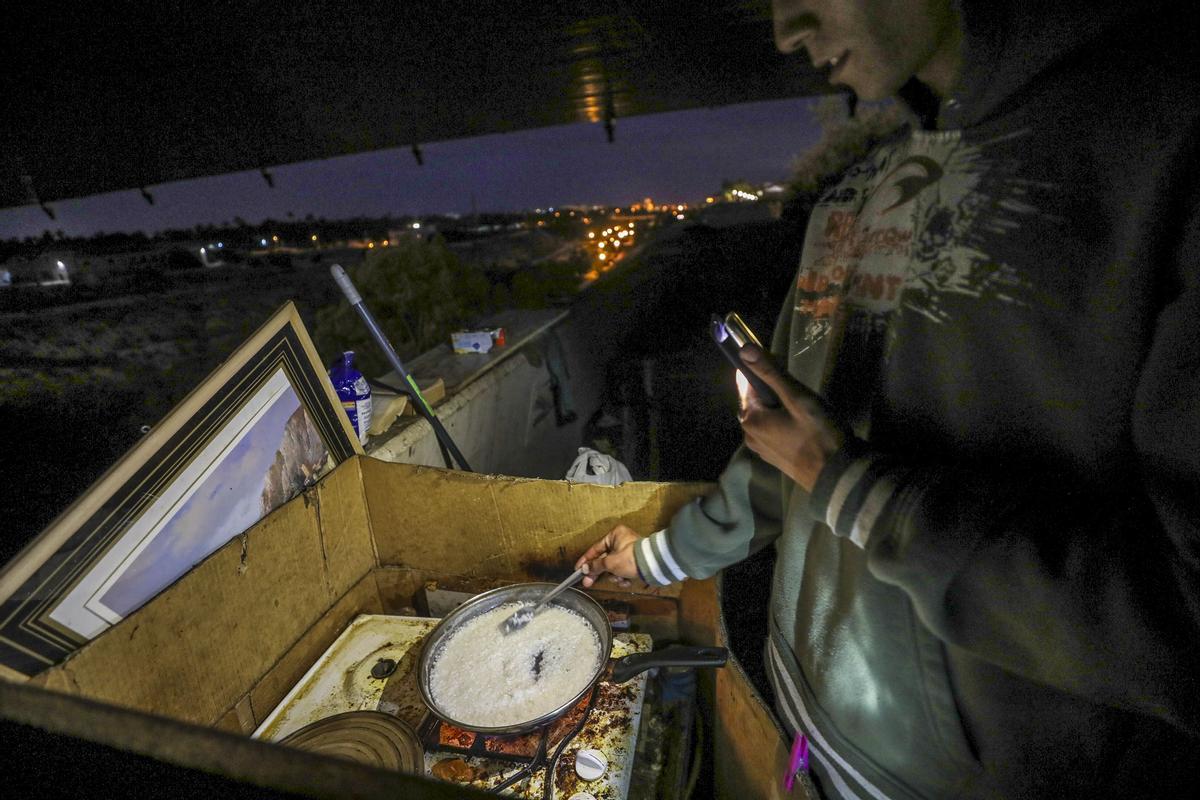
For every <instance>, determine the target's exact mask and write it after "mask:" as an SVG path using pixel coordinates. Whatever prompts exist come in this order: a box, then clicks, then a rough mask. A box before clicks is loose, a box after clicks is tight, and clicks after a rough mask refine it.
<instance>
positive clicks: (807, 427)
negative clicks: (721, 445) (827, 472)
mask: <svg viewBox="0 0 1200 800" xmlns="http://www.w3.org/2000/svg"><path fill="white" fill-rule="evenodd" d="M740 355H741V360H742V363H743V364H745V365H746V368H747V369H749V370H751V371H753V373H754V374H755V375H756V376H757V377H758V378H759V379H760V380H761V381H763V382H764V383H766V384H767V386H769V387H770V388H771V390H772V391H773V392H774V393H775V395H776V396H777V397H778V399H779V407H778V408H768V407H766V406H765V405H763V403H762V402H761V399H760V398H759V397H758V395H757V394H756V393H755V391H754V388H753V386H751V387H750V389H749V391H748V392H747V394H746V398H745V402H744V404H743V406H742V412H741V414H739V415H738V420H739V421H740V422H741V424H742V433H743V434H744V435H745V438H746V446H747V447H749V448H750V449H751V450H753V451H754V452H755V453H757V454H758V455H759V457H761V458H762V459H763V460H764V461H766V462H767V463H768V464H771V465H772V466H774V467H776V468H778V469H779V470H780V471H781V472H783V473H784V474H785V475H787V476H788V477H790V478H791V479H792V480H794V481H795V482H796V483H798V484H799V485H800V486H802V487H803V488H804V489H805V490H806V491H810V492H811V491H812V488H813V485H814V484H816V482H817V476H818V475H820V474H821V469H822V468H823V467H824V466H825V461H826V459H827V458H829V456H831V455H833V454H834V453H836V452H837V451H838V449H839V448H841V446H842V443H843V442H844V441H845V440H846V434H845V433H844V432H843V431H842V429H841V427H840V426H839V425H838V424H837V423H835V422H834V421H833V419H832V417H831V416H830V415H829V413H828V411H827V410H826V408H825V403H824V402H823V401H822V400H821V398H820V397H818V396H817V395H815V394H813V393H812V392H810V391H809V390H808V389H806V388H805V387H804V386H802V385H801V384H800V382H799V381H797V380H796V379H795V378H793V377H792V376H791V375H788V374H786V373H784V372H782V371H780V370H779V369H778V368H776V366H775V364H774V363H773V362H772V361H771V358H770V357H769V356H768V355H767V354H766V353H765V352H763V351H762V350H761V349H760V348H758V347H755V346H754V345H747V346H746V347H743V348H742V350H741V353H740Z"/></svg>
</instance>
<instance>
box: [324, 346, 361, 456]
mask: <svg viewBox="0 0 1200 800" xmlns="http://www.w3.org/2000/svg"><path fill="white" fill-rule="evenodd" d="M329 380H330V381H332V382H333V390H334V391H335V392H337V396H338V399H340V400H341V401H342V408H343V409H345V411H346V416H348V417H349V418H350V427H352V428H354V432H355V433H357V434H358V440H359V441H360V442H365V441H367V428H369V427H370V426H371V387H370V386H369V385H368V384H367V379H366V378H364V377H363V374H362V373H361V372H359V371H358V370H356V369H355V368H354V351H353V350H347V351H346V352H344V353H342V363H340V364H338V365H336V366H335V367H334V368H333V369H331V370H329Z"/></svg>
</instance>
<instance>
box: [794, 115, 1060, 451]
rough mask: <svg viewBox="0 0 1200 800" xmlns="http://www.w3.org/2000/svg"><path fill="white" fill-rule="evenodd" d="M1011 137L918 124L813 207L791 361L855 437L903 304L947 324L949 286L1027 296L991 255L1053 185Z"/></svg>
mask: <svg viewBox="0 0 1200 800" xmlns="http://www.w3.org/2000/svg"><path fill="white" fill-rule="evenodd" d="M1022 135H1023V134H1014V135H1012V136H1009V137H1006V139H1008V140H1012V139H1018V140H1019V139H1020V138H1021V137H1022ZM1013 145H1014V142H1012V141H1005V140H995V141H990V142H981V143H968V142H966V141H965V140H964V139H963V137H962V135H961V133H960V132H957V131H955V132H916V133H913V134H911V135H909V136H908V137H906V138H905V139H904V140H902V141H899V142H897V143H895V144H894V145H892V146H884V147H883V148H881V149H880V150H879V151H877V152H876V154H875V155H874V156H873V157H872V158H871V159H868V160H867V161H864V162H863V163H862V164H860V165H858V166H857V167H854V168H852V169H851V170H850V171H849V172H848V173H847V174H846V176H845V178H844V179H843V181H842V182H841V183H840V184H839V185H838V186H837V187H836V188H834V189H832V190H831V191H830V192H828V193H827V194H826V195H825V196H824V197H822V198H821V199H820V201H819V202H818V204H817V206H816V208H815V209H814V211H813V213H812V217H811V218H810V220H809V225H808V235H807V237H806V239H805V248H804V254H803V256H802V259H801V263H800V269H799V272H798V275H797V279H796V302H795V309H794V314H795V318H794V320H793V325H792V331H793V336H794V337H795V338H794V340H793V342H792V348H791V351H790V352H789V364H790V366H791V367H792V370H793V373H794V374H797V375H798V376H799V377H800V378H801V379H802V380H803V381H804V382H805V383H807V384H808V385H809V386H810V387H812V388H814V389H816V390H818V391H820V392H821V393H822V394H823V395H824V396H825V397H826V399H827V400H828V401H829V402H830V404H831V405H832V407H833V408H834V409H835V410H836V411H837V412H838V414H839V415H840V416H841V417H842V419H843V421H845V422H847V423H849V424H851V425H852V426H853V427H854V429H855V432H856V433H858V434H859V435H865V434H866V430H865V426H866V425H867V423H868V419H869V411H870V402H871V398H872V396H873V394H874V393H875V389H876V386H877V382H878V376H879V374H880V372H881V369H882V367H883V365H884V363H885V362H886V359H887V356H888V349H889V347H888V345H889V342H890V337H891V335H892V334H893V333H894V327H893V325H892V323H893V321H894V319H893V318H894V315H895V314H896V313H897V311H899V310H901V309H904V310H907V311H911V312H914V313H917V314H921V315H923V316H925V317H927V318H928V319H929V320H931V321H933V322H934V323H937V324H944V323H946V322H949V321H950V314H949V312H947V311H946V309H945V308H944V306H943V302H942V300H943V298H944V297H945V296H947V295H951V294H953V295H959V296H963V297H969V298H974V299H975V300H977V301H978V302H981V303H1016V304H1020V305H1026V304H1028V303H1029V302H1030V300H1031V287H1029V286H1027V285H1026V284H1025V283H1023V282H1022V280H1021V279H1020V278H1019V277H1018V274H1017V272H1016V270H1015V269H1013V267H1012V266H1010V265H1008V264H1005V263H1003V262H1002V261H999V260H997V259H996V258H995V257H994V256H993V253H994V252H995V250H996V248H995V247H994V244H995V242H996V239H997V237H1002V236H1004V235H1005V234H1006V233H1007V232H1008V231H1010V230H1012V229H1014V228H1016V227H1019V226H1020V225H1021V224H1022V220H1023V218H1028V217H1030V216H1032V215H1034V214H1036V213H1037V209H1036V208H1035V207H1034V206H1033V205H1032V204H1031V203H1030V202H1029V195H1030V194H1031V193H1032V192H1033V191H1035V190H1037V189H1039V188H1040V189H1046V188H1049V187H1047V186H1046V185H1044V184H1037V183H1035V182H1033V181H1030V180H1029V179H1028V177H1018V175H1019V173H1020V169H1021V165H1020V164H1019V163H1018V162H1017V161H1015V160H1014V157H1013V156H1012V155H1011V154H1012V153H1013V152H1014V149H1019V145H1018V147H1017V148H1014V146H1013ZM989 154H992V155H989ZM1001 154H1003V155H1001ZM830 364H834V365H836V367H835V368H833V369H830V368H829V367H828V366H826V365H830Z"/></svg>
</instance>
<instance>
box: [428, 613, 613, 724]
mask: <svg viewBox="0 0 1200 800" xmlns="http://www.w3.org/2000/svg"><path fill="white" fill-rule="evenodd" d="M521 605H522V604H520V603H505V604H503V605H500V606H497V607H496V608H493V609H491V610H490V611H487V612H485V613H483V614H480V615H479V616H477V617H475V618H473V619H471V620H468V621H467V622H465V623H464V624H462V625H461V626H460V627H459V628H458V629H457V630H455V631H454V632H453V633H452V634H451V635H450V637H449V638H448V639H447V641H446V644H445V645H444V646H443V647H442V650H441V653H440V654H439V655H438V656H437V660H436V661H434V663H433V666H432V668H431V669H430V676H429V691H430V693H431V694H432V695H433V700H434V702H435V703H436V704H437V706H438V708H439V709H440V710H441V711H442V713H444V714H445V715H447V716H449V717H450V718H452V719H454V720H456V721H458V722H461V723H463V724H464V725H470V726H473V727H479V728H499V727H505V726H509V725H518V724H520V723H524V722H527V721H529V720H533V719H536V718H537V717H540V716H542V715H543V714H548V713H550V712H551V711H554V710H555V709H557V708H559V707H560V706H562V705H563V704H564V703H567V702H569V701H570V700H571V698H573V697H574V696H575V695H577V694H579V693H580V692H581V691H583V690H584V689H586V688H587V686H588V684H589V683H590V682H591V680H592V678H593V677H594V676H595V674H596V668H597V665H598V664H599V663H600V638H599V636H597V635H596V632H595V631H594V630H593V629H592V626H591V624H590V623H589V622H588V621H587V620H586V619H584V618H583V616H581V615H580V614H577V613H575V612H574V611H569V610H567V609H565V608H562V607H561V606H549V607H548V608H544V609H542V611H540V612H539V613H538V615H537V616H536V617H534V618H533V620H532V621H531V622H530V623H529V624H528V625H527V626H525V627H524V628H521V629H520V630H518V631H515V632H513V633H511V634H509V635H507V636H505V635H504V634H502V633H501V632H500V624H501V623H502V622H504V620H505V619H507V618H508V617H509V616H510V615H511V614H512V613H513V612H514V611H516V610H517V609H518V608H520V607H521Z"/></svg>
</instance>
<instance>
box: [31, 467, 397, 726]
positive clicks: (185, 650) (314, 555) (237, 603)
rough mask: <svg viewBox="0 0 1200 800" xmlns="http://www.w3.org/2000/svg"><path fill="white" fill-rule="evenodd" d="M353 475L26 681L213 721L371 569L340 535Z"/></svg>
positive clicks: (361, 541) (349, 519)
mask: <svg viewBox="0 0 1200 800" xmlns="http://www.w3.org/2000/svg"><path fill="white" fill-rule="evenodd" d="M357 472H358V466H357V463H356V462H355V461H354V460H351V461H348V462H346V463H344V464H342V465H341V466H340V467H339V468H338V470H337V472H336V474H337V475H338V477H339V479H340V480H338V481H329V482H328V483H326V484H323V485H322V488H321V489H316V490H310V491H309V492H308V493H306V494H305V495H304V496H302V497H298V498H296V499H295V500H292V501H291V502H289V503H287V504H286V505H284V506H282V507H281V508H279V509H277V510H276V511H275V512H274V513H272V514H271V515H270V516H268V517H266V518H265V519H263V520H262V521H261V522H259V523H258V524H257V525H255V526H254V527H252V528H250V529H249V530H248V531H247V532H246V533H244V534H242V535H241V536H239V537H238V538H236V539H234V540H233V541H231V542H229V543H228V544H226V545H225V546H224V547H222V548H221V549H220V550H218V551H217V552H215V553H214V554H213V555H212V556H210V557H209V558H208V559H206V560H205V561H204V562H202V563H201V564H200V565H198V566H197V567H196V568H194V569H193V570H192V571H191V572H189V573H188V574H186V575H185V576H184V577H183V578H181V579H180V580H179V581H178V582H177V583H175V584H174V585H173V586H172V587H171V588H169V589H167V590H166V591H164V592H163V593H162V594H160V595H159V596H158V597H156V598H155V599H154V600H152V601H151V602H150V603H148V604H146V605H145V606H143V607H142V608H141V609H140V610H138V611H137V612H135V613H134V614H132V615H131V616H129V617H127V618H126V619H125V620H124V621H123V622H121V623H120V624H118V625H116V626H115V627H113V628H112V629H110V630H109V631H108V632H106V633H105V634H103V635H102V636H100V637H98V638H97V639H95V640H94V641H92V642H91V643H90V644H88V645H87V646H86V647H85V648H83V649H82V650H80V651H79V652H78V653H77V654H76V655H75V656H74V657H72V658H71V659H69V660H68V661H66V662H65V663H63V664H61V665H59V666H58V667H54V668H52V669H50V670H47V671H46V672H45V673H43V674H42V675H40V676H37V677H36V678H35V679H34V680H35V681H36V682H37V683H40V684H42V685H44V686H47V687H49V688H54V689H58V690H60V691H66V692H70V693H74V694H83V695H86V696H88V697H91V698H94V699H97V700H102V701H105V702H110V703H113V704H116V705H122V706H131V707H134V708H137V709H141V710H144V711H150V712H153V713H156V714H163V715H166V716H170V717H174V718H176V719H180V720H186V721H189V722H197V723H201V724H212V723H214V722H216V721H218V720H219V719H221V718H222V717H224V715H225V714H226V712H227V711H228V710H229V709H231V708H232V707H234V706H235V704H236V703H237V702H238V701H239V700H240V699H241V698H242V697H243V696H244V695H245V694H246V693H247V692H248V691H249V690H250V689H251V687H253V686H255V685H256V684H258V682H259V680H260V678H261V677H262V676H264V675H265V674H266V673H267V672H268V670H269V669H270V668H271V667H273V666H274V665H275V664H276V662H277V661H278V660H279V659H280V657H281V655H282V654H283V653H285V652H286V651H287V650H288V649H289V648H291V647H292V645H293V644H294V643H295V642H297V640H299V639H300V638H301V636H303V635H304V634H305V632H306V631H308V630H309V628H311V627H312V626H313V625H314V624H315V623H316V622H317V621H318V620H319V619H320V618H321V617H322V615H324V614H325V612H326V611H327V610H328V609H329V608H330V607H331V606H332V605H334V603H335V602H336V601H337V600H338V599H340V597H341V595H342V594H343V593H344V591H345V588H344V585H346V584H348V582H349V579H350V569H351V567H352V565H355V564H370V563H372V562H373V558H374V556H373V554H372V553H371V551H370V549H369V537H366V536H362V535H358V536H357V537H353V536H348V535H347V534H346V531H347V530H348V529H351V528H353V527H354V524H353V523H354V522H355V521H357V522H358V523H361V521H362V519H363V518H364V514H363V513H362V512H355V511H354V510H353V505H354V504H355V503H356V502H357V503H359V504H361V503H362V497H361V494H359V493H356V492H355V491H353V490H354V489H356V488H357V483H358V478H357ZM327 480H328V479H327ZM322 495H323V496H324V497H325V498H326V499H325V501H324V503H323V505H324V506H325V507H326V514H325V515H324V516H323V515H322V514H321V512H320V511H319V510H318V506H319V505H322V502H321V499H320V498H321V497H322ZM335 495H336V496H335ZM322 519H325V520H329V521H330V524H331V526H332V529H331V530H330V531H327V532H324V533H323V531H322V528H321V522H322ZM335 539H336V541H335ZM354 542H357V545H355V544H354ZM363 572H366V570H365V569H364V570H363ZM360 577H361V575H360Z"/></svg>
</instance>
